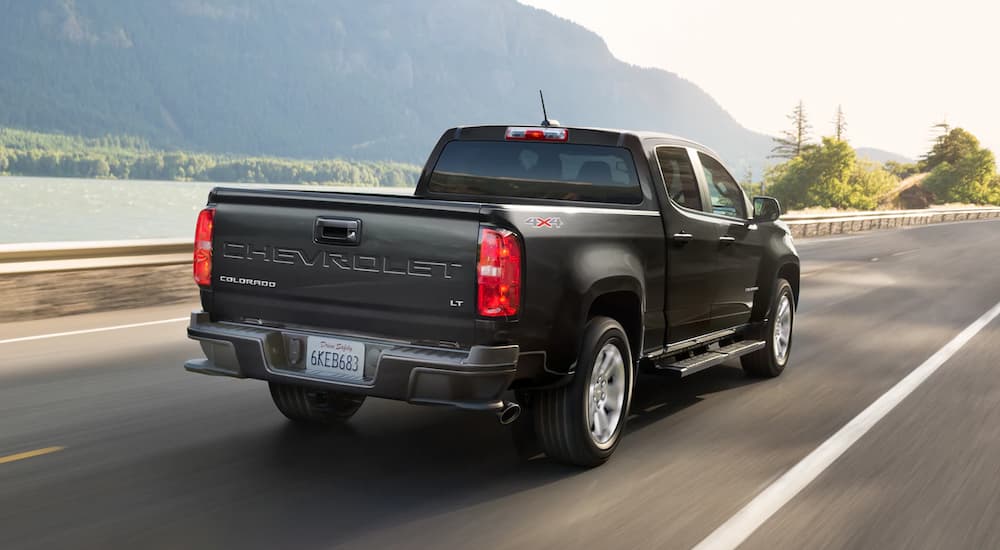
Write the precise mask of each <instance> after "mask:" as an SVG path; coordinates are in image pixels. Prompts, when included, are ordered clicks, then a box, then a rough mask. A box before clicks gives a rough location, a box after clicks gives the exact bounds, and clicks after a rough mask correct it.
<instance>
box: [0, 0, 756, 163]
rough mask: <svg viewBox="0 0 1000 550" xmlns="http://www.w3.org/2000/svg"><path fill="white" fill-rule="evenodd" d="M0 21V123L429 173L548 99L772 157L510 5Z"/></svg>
mask: <svg viewBox="0 0 1000 550" xmlns="http://www.w3.org/2000/svg"><path fill="white" fill-rule="evenodd" d="M0 13H3V17H2V18H0V67H2V70H0V126H8V127H17V128H27V129H35V130H41V131H46V132H61V133H68V134H79V135H83V136H95V137H96V136H103V135H107V134H114V135H134V136H138V137H140V138H142V139H144V140H147V141H148V142H149V144H150V147H151V148H155V149H172V148H177V149H186V150H197V151H209V152H216V153H235V154H241V155H277V156H287V157H299V158H330V157H345V158H354V159H376V160H383V159H392V160H399V161H406V162H421V161H423V159H424V156H425V155H426V154H427V152H428V151H429V149H430V147H431V146H432V145H433V142H434V140H435V139H436V137H437V136H438V135H439V132H440V131H441V130H442V129H444V128H447V127H449V126H452V125H456V124H474V123H484V122H511V121H517V122H526V123H535V122H537V121H538V120H539V119H540V118H541V116H540V112H539V107H538V103H537V89H538V88H544V89H545V91H546V98H547V100H548V104H549V110H550V114H551V115H552V116H553V117H555V118H558V119H560V120H561V121H562V122H563V123H565V124H573V125H597V126H610V127H629V128H639V129H653V130H661V131H667V132H673V133H677V134H682V135H685V136H688V137H691V138H694V139H696V140H699V141H703V142H705V143H707V144H709V145H711V146H712V147H713V148H715V149H717V150H718V151H719V152H720V153H721V154H722V155H723V156H724V157H725V158H726V159H727V160H728V162H729V163H730V164H731V165H732V166H733V169H734V171H737V172H740V173H742V171H743V170H744V168H745V166H746V164H747V163H750V164H752V165H753V167H754V171H755V173H760V166H761V165H762V164H763V163H764V162H765V159H766V157H767V154H768V152H769V150H770V147H771V143H770V140H769V138H768V137H766V136H763V135H761V134H757V133H754V132H750V131H748V130H746V129H744V128H743V127H741V126H740V125H739V124H738V123H737V122H736V121H735V120H734V119H733V118H732V117H731V116H729V114H727V113H726V112H725V111H724V110H723V109H722V108H721V107H720V106H719V105H718V104H717V103H716V102H715V101H714V100H713V99H712V98H710V97H709V96H708V95H706V94H705V93H704V92H703V91H702V90H700V89H699V88H698V87H697V86H695V85H693V84H692V83H690V82H687V81H685V80H683V79H681V78H679V77H678V76H676V75H674V74H671V73H668V72H665V71H661V70H653V69H642V68H637V67H633V66H630V65H627V64H625V63H622V62H620V61H618V60H616V59H615V58H613V57H612V55H611V54H610V53H609V51H608V49H607V47H606V46H605V44H604V43H603V41H602V40H601V39H600V38H599V37H598V36H597V35H595V34H593V33H591V32H589V31H587V30H585V29H583V28H581V27H579V26H577V25H575V24H573V23H570V22H568V21H565V20H562V19H559V18H557V17H555V16H552V15H550V14H548V13H546V12H543V11H539V10H536V9H534V8H530V7H527V6H524V5H521V4H518V3H517V2H515V1H514V0H427V1H421V2H410V1H408V0H366V1H364V2H358V1H347V0H289V1H282V2H277V1H273V0H240V1H237V0H162V1H156V2H135V1H133V0H37V1H31V2H22V1H19V0H6V1H0ZM681 55H684V52H670V51H664V52H663V56H664V57H665V58H669V57H670V56H681ZM666 64H667V65H669V60H668V61H667V62H666Z"/></svg>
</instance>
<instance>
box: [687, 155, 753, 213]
mask: <svg viewBox="0 0 1000 550" xmlns="http://www.w3.org/2000/svg"><path fill="white" fill-rule="evenodd" d="M698 157H699V158H700V159H701V166H702V168H703V169H704V170H705V181H706V182H708V195H709V197H710V198H711V199H712V212H713V213H715V214H721V215H723V216H729V217H731V218H740V219H742V220H745V219H747V205H746V201H745V200H744V198H743V192H742V191H741V190H740V186H739V184H737V183H736V180H734V179H733V177H732V176H730V175H729V172H727V171H726V169H725V168H723V167H722V164H720V163H719V161H717V160H715V159H714V158H712V157H710V156H708V155H706V154H704V153H698Z"/></svg>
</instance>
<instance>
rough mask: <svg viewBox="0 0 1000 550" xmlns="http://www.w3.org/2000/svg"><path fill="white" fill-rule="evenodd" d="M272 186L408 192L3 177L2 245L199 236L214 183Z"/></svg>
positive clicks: (0, 194)
mask: <svg viewBox="0 0 1000 550" xmlns="http://www.w3.org/2000/svg"><path fill="white" fill-rule="evenodd" d="M220 185H224V186H226V187H251V188H252V187H256V188H260V187H269V188H295V189H324V190H331V191H334V190H336V191H343V190H350V191H354V192H358V191H363V192H375V193H393V194H398V193H408V192H412V190H409V189H401V188H388V187H387V188H357V187H352V188H346V187H327V186H313V185H260V184H246V183H207V182H180V181H146V180H92V179H75V178H28V177H19V176H0V243H3V244H7V243H30V242H51V241H104V240H120V239H154V238H188V237H190V238H192V239H193V238H194V224H195V220H196V218H197V217H198V212H199V211H200V210H201V209H202V208H203V207H204V206H205V201H206V199H207V198H208V192H209V190H211V189H212V188H213V187H216V186H220Z"/></svg>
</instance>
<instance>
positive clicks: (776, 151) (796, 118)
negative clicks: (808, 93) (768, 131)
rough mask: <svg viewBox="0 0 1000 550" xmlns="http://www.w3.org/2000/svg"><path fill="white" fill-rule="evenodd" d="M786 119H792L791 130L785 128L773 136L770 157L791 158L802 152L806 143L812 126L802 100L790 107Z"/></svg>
mask: <svg viewBox="0 0 1000 550" xmlns="http://www.w3.org/2000/svg"><path fill="white" fill-rule="evenodd" d="M788 120H790V121H792V128H791V130H785V131H784V132H783V133H782V135H781V137H777V138H773V141H774V147H773V148H772V149H771V158H784V159H792V158H795V157H797V156H799V155H801V154H802V150H803V149H805V147H806V143H807V142H808V141H809V131H810V130H812V126H810V125H809V120H808V119H807V118H806V108H805V104H803V102H802V100H799V104H798V105H796V106H795V108H794V109H792V113H791V114H790V115H788Z"/></svg>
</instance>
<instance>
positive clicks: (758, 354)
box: [740, 279, 795, 378]
mask: <svg viewBox="0 0 1000 550" xmlns="http://www.w3.org/2000/svg"><path fill="white" fill-rule="evenodd" d="M774 287H775V288H774V292H773V293H772V298H771V309H770V311H771V315H770V316H769V318H768V320H767V323H765V325H764V332H765V334H764V335H763V339H764V340H765V341H766V342H767V345H766V346H764V347H763V348H762V349H760V350H758V351H755V352H753V353H750V354H747V355H744V356H743V357H742V358H740V362H741V363H742V365H743V370H744V371H745V372H746V373H747V374H749V375H750V376H756V377H760V378H774V377H775V376H778V375H779V374H781V372H782V371H783V370H785V365H786V364H787V363H788V356H789V355H790V354H791V352H792V324H793V321H794V320H795V295H794V294H793V293H792V286H791V285H790V284H788V281H786V280H784V279H778V280H777V281H775V283H774Z"/></svg>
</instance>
